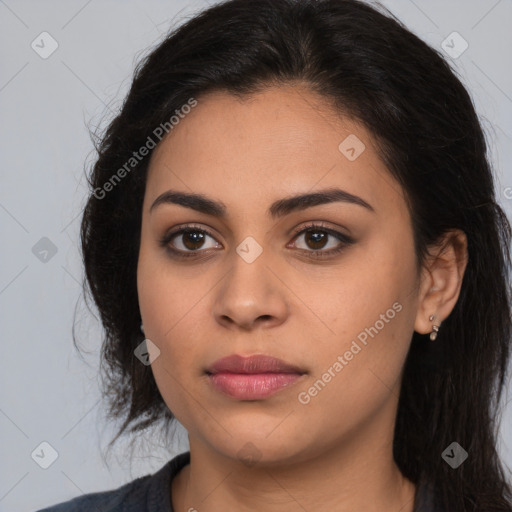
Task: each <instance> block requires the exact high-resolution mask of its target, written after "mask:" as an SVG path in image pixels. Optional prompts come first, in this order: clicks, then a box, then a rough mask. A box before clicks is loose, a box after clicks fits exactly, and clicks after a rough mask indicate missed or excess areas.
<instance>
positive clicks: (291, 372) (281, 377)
mask: <svg viewBox="0 0 512 512" xmlns="http://www.w3.org/2000/svg"><path fill="white" fill-rule="evenodd" d="M206 374H207V375H208V377H209V382H210V383H211V384H212V385H213V387H214V389H216V390H217V391H219V392H221V393H223V394H224V395H227V396H230V397H231V398H237V399H240V400H262V399H264V398H267V397H269V396H271V395H273V394H275V393H277V392H278V391H280V390H282V389H284V388H286V387H288V386H290V385H292V384H294V383H295V382H296V381H298V380H299V379H300V378H301V377H303V376H304V375H305V374H306V372H305V371H304V370H302V369H300V368H298V367H297V366H294V365H291V364H289V363H286V362H285V361H282V360H281V359H277V358H275V357H271V356H266V355H254V356H250V357H243V356H240V355H237V354H234V355H231V356H228V357H224V358H222V359H219V360H218V361H216V362H215V363H214V364H213V365H211V366H210V367H209V368H208V369H207V370H206Z"/></svg>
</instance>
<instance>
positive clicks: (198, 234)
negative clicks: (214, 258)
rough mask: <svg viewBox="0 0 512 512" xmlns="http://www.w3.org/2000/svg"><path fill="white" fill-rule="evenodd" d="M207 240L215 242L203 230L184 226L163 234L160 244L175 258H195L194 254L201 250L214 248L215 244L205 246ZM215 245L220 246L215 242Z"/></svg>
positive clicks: (208, 233) (210, 235)
mask: <svg viewBox="0 0 512 512" xmlns="http://www.w3.org/2000/svg"><path fill="white" fill-rule="evenodd" d="M208 238H211V239H212V240H214V241H215V238H214V237H213V235H212V234H211V233H210V232H209V231H207V230H205V229H204V228H199V227H196V226H185V227H181V228H179V229H177V230H174V231H172V232H171V233H167V234H165V235H164V237H163V238H162V240H161V241H160V244H161V245H162V246H163V247H166V248H167V249H168V250H169V251H170V252H171V253H173V254H176V255H177V256H182V257H188V256H196V254H194V253H198V252H200V250H201V249H211V248H215V244H214V245H213V246H212V245H211V244H210V245H209V246H208V244H206V240H207V239H208ZM216 244H217V247H219V246H220V244H218V243H217V242H216ZM221 247H222V246H221ZM187 253H189V254H187Z"/></svg>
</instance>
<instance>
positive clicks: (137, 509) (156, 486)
mask: <svg viewBox="0 0 512 512" xmlns="http://www.w3.org/2000/svg"><path fill="white" fill-rule="evenodd" d="M189 463H190V452H185V453H181V454H180V455H177V456H176V457H174V458H173V459H171V460H170V461H169V462H167V464H165V466H163V467H162V468H161V469H159V470H158V471H157V472H156V473H153V474H152V475H146V476H142V477H139V478H136V479H135V480H132V481H131V482H128V483H127V484H124V485H123V486H121V487H118V488H117V489H113V490H111V491H103V492H94V493H89V494H84V495H83V496H78V497H77V498H73V499H72V500H69V501H65V502H62V503H59V504H57V505H53V506H51V507H48V508H45V509H41V510H38V511H37V512H173V509H172V504H171V481H172V479H173V478H174V476H175V475H176V474H178V472H179V471H180V470H181V469H182V468H183V467H184V466H186V465H187V464H189ZM414 512H444V511H443V509H442V508H440V507H439V506H438V505H437V504H436V503H435V501H434V494H433V492H432V490H431V489H430V487H428V486H426V485H424V484H421V483H420V484H419V485H418V487H417V491H416V499H415V507H414Z"/></svg>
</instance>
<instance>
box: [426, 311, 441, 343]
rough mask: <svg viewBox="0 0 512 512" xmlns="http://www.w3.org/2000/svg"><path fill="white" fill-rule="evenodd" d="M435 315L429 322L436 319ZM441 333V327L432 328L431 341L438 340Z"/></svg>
mask: <svg viewBox="0 0 512 512" xmlns="http://www.w3.org/2000/svg"><path fill="white" fill-rule="evenodd" d="M435 318H436V317H435V315H430V316H429V318H428V319H429V320H430V321H431V322H432V321H433V320H434V319H435ZM438 332H439V325H433V326H432V332H431V333H430V340H431V341H434V340H435V339H436V338H437V333H438Z"/></svg>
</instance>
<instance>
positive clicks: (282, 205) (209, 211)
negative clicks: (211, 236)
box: [149, 188, 375, 219]
mask: <svg viewBox="0 0 512 512" xmlns="http://www.w3.org/2000/svg"><path fill="white" fill-rule="evenodd" d="M334 202H343V203H349V204H355V205H359V206H362V207H363V208H365V209H367V210H368V211H371V212H373V213H375V210H374V208H373V207H372V206H371V205H370V204H369V203H367V202H366V201H365V200H364V199H362V198H360V197H359V196H356V195H354V194H350V193H349V192H347V191H345V190H341V189H339V188H329V189H325V190H319V191H317V192H312V193H307V194H300V195H296V196H291V197H286V198H283V199H279V200H277V201H275V202H274V203H272V205H271V206H270V208H269V210H268V213H269V214H270V216H271V217H272V218H273V219H277V218H279V217H284V216H285V215H288V214H290V213H292V212H295V211H298V210H304V209H306V208H311V207H313V206H318V205H321V204H328V203H334ZM163 204H177V205H181V206H184V207H186V208H191V209H193V210H196V211H198V212H201V213H204V214H206V215H211V216H214V217H220V218H225V217H226V216H227V208H226V205H225V204H224V203H223V202H222V201H215V200H213V199H210V198H208V197H206V196H205V195H203V194H194V193H189V192H178V191H175V190H167V191H166V192H164V193H163V194H160V195H159V196H158V197H157V198H156V199H155V201H154V202H153V204H152V205H151V207H150V209H149V213H151V212H152V211H153V210H154V209H155V208H157V207H158V206H160V205H163Z"/></svg>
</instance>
